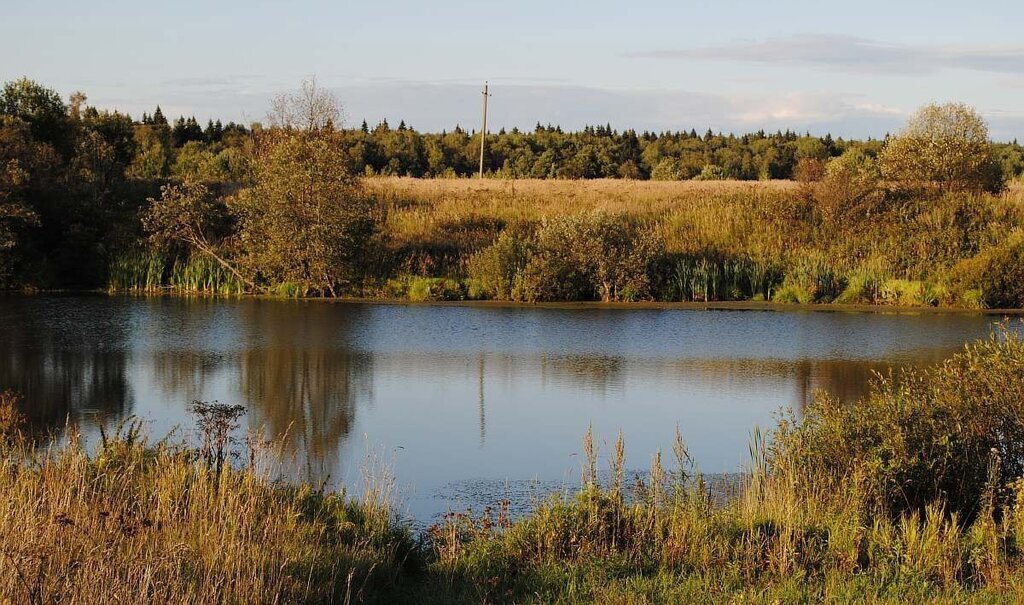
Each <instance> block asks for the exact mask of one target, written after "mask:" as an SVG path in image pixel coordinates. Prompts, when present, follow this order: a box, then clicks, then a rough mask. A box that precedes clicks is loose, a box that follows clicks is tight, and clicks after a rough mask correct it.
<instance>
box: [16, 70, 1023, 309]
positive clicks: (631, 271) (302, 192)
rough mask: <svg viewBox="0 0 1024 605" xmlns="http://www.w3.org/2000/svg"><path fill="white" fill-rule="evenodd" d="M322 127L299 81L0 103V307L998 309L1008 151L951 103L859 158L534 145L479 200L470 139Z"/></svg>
mask: <svg viewBox="0 0 1024 605" xmlns="http://www.w3.org/2000/svg"><path fill="white" fill-rule="evenodd" d="M340 115H341V113H340V110H339V104H338V102H337V99H335V98H334V96H333V95H332V94H331V93H329V92H328V91H325V90H323V89H320V88H317V87H316V86H315V84H314V83H312V82H305V83H303V85H302V87H301V88H300V89H299V90H297V91H295V92H292V93H286V94H282V95H280V96H279V97H277V98H276V99H274V100H273V103H272V109H271V111H270V112H269V114H268V115H267V117H266V119H265V120H264V121H262V122H259V123H252V124H248V125H241V124H236V123H233V122H229V123H227V124H226V125H225V124H223V123H222V122H220V121H208V122H207V124H206V125H205V127H204V126H202V125H201V124H200V123H199V121H197V120H196V119H195V118H194V117H187V118H186V117H184V116H181V117H178V118H176V119H173V120H169V119H168V118H167V117H166V116H164V114H163V112H162V111H161V109H160V108H159V107H157V108H155V109H154V111H153V112H152V113H144V114H143V115H142V116H141V117H139V118H138V119H134V118H133V117H131V116H129V115H127V114H124V113H120V112H117V111H109V110H100V109H97V108H95V107H92V106H89V105H88V103H87V98H86V96H85V95H84V94H82V93H75V94H72V95H71V96H70V97H69V98H68V99H67V100H65V99H64V98H63V97H61V95H59V94H58V93H56V92H55V91H53V90H52V89H49V88H47V87H45V86H44V85H41V84H39V83H37V82H34V81H31V80H29V79H25V78H23V79H21V80H17V81H11V82H7V83H6V84H4V86H3V88H2V91H0V120H2V122H0V170H2V171H0V287H3V288H5V289H22V290H40V289H42V290H49V289H109V290H113V291H132V292H177V293H185V294H242V293H252V294H272V295H283V296H356V297H371V298H404V299H411V300H464V299H499V300H514V301H521V302H542V301H568V300H597V301H605V302H617V301H626V302H628V301H643V300H657V301H702V302H709V301H724V300H763V301H774V302H790V303H833V302H840V303H843V302H845V303H871V304H875V303H883V304H902V305H906V304H910V305H946V306H958V307H1019V306H1022V305H1024V292H1022V291H1021V288H1020V286H1019V285H1018V284H1019V283H1020V282H1021V281H1022V280H1019V279H1017V278H1018V277H1019V276H1018V273H1019V272H1020V269H1019V266H1020V265H1019V263H1018V260H1019V259H1020V258H1022V256H1024V253H1022V250H1024V243H1022V236H1021V233H1022V231H1021V228H1022V225H1024V223H1022V217H1021V213H1020V195H1019V193H1018V188H1017V186H1016V185H1015V182H1016V181H1017V180H1018V179H1019V178H1020V176H1021V173H1022V172H1024V148H1022V147H1021V146H1020V145H1018V144H1017V142H1016V141H1014V142H1012V143H993V142H991V141H990V140H989V136H988V131H987V128H986V126H985V124H984V121H983V120H982V119H981V118H980V117H979V116H978V115H977V113H976V112H974V111H973V110H972V109H971V108H969V107H966V106H963V105H959V104H947V105H941V106H940V105H931V106H926V107H924V108H922V109H921V110H920V111H919V112H918V113H917V114H916V115H915V116H914V117H912V118H911V121H910V122H908V124H907V127H906V128H905V129H904V131H902V132H899V133H894V134H893V135H891V136H886V137H885V138H883V139H877V140H872V139H869V140H864V141H853V140H844V139H842V138H833V137H832V136H831V135H829V134H825V135H824V136H820V137H819V136H811V135H809V134H804V135H798V134H796V133H793V132H785V133H783V132H777V133H774V134H769V133H764V132H757V133H750V134H744V135H732V134H728V135H725V134H721V133H718V134H716V133H713V132H711V131H708V132H706V133H705V134H704V135H698V133H697V132H696V131H694V130H691V131H689V132H682V131H681V132H663V133H651V132H644V133H636V132H634V131H631V130H626V131H617V130H614V129H613V128H612V127H611V126H609V125H605V126H596V127H587V128H585V129H583V130H582V131H579V132H565V131H563V130H562V129H560V128H558V127H552V126H541V125H539V124H538V126H537V127H536V128H535V129H534V131H533V132H521V131H518V130H515V129H513V130H510V131H505V130H502V131H500V132H498V133H494V134H488V136H487V139H486V153H485V176H486V177H487V178H485V179H483V180H482V181H478V180H470V179H468V178H459V177H468V176H471V175H472V174H473V173H474V171H475V170H476V167H477V161H478V153H479V144H480V136H479V133H473V132H469V131H466V130H463V129H461V128H459V127H456V128H455V129H453V130H452V131H449V132H442V133H420V132H417V131H416V130H414V129H413V128H412V127H410V126H408V125H406V124H405V123H400V124H399V125H398V126H397V127H392V126H390V125H389V124H388V123H387V122H381V123H380V124H378V125H376V126H374V127H372V128H371V127H370V126H369V125H367V124H366V123H363V124H362V125H361V127H359V128H343V127H342V126H341V120H340ZM409 177H412V179H410V178H409ZM428 177H429V178H428ZM590 179H600V180H593V181H592V180H590ZM610 179H614V180H610ZM741 181H751V182H750V183H744V182H741ZM591 183H601V185H592V184H591Z"/></svg>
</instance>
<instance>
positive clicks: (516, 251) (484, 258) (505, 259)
mask: <svg viewBox="0 0 1024 605" xmlns="http://www.w3.org/2000/svg"><path fill="white" fill-rule="evenodd" d="M534 248H535V246H534V242H533V239H532V237H530V236H529V235H528V234H526V233H522V232H520V231H518V230H515V229H506V230H504V231H502V232H501V234H500V235H498V238H497V240H495V242H494V243H493V244H491V245H490V246H489V247H487V248H485V249H483V250H481V251H480V252H477V253H476V254H474V255H473V256H472V257H470V259H469V263H468V269H469V277H470V279H471V280H472V283H473V292H472V295H471V296H470V298H496V299H499V300H511V299H512V298H513V296H514V291H515V289H516V283H517V281H518V280H520V279H521V275H522V273H523V270H524V269H526V265H527V263H528V262H529V259H530V256H531V254H533V251H534Z"/></svg>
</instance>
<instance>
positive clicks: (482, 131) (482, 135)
mask: <svg viewBox="0 0 1024 605" xmlns="http://www.w3.org/2000/svg"><path fill="white" fill-rule="evenodd" d="M483 95H484V126H483V128H481V129H480V178H484V139H486V138H487V97H489V96H491V93H490V92H488V88H487V82H484V91H483Z"/></svg>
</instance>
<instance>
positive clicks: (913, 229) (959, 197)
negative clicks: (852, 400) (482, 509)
mask: <svg viewBox="0 0 1024 605" xmlns="http://www.w3.org/2000/svg"><path fill="white" fill-rule="evenodd" d="M364 187H365V188H366V190H367V191H368V192H370V193H371V194H372V195H374V196H375V197H377V198H378V199H380V200H381V201H382V203H383V204H384V206H385V208H386V209H387V219H386V222H385V224H384V227H383V230H382V231H383V233H382V237H383V241H384V242H386V243H385V248H386V253H385V254H384V260H383V261H382V262H383V264H384V265H385V266H386V269H381V270H379V271H377V274H394V275H397V277H396V278H394V279H391V280H390V281H388V282H386V285H385V286H384V287H383V288H378V289H377V291H376V292H373V293H374V294H376V295H380V296H385V297H397V298H403V297H408V298H413V299H453V298H454V299H464V298H498V299H511V300H522V301H527V302H537V301H543V300H606V301H608V300H627V301H628V300H659V301H721V300H764V301H775V302H787V303H801V304H810V303H837V302H838V303H851V304H865V303H866V304H888V305H901V306H906V305H911V306H915V305H916V306H953V307H967V308H979V307H990V308H991V307H1017V306H1020V304H1022V302H1024V301H1022V300H1021V298H1020V293H1019V292H1017V291H1016V290H1015V288H1014V287H1013V286H1011V285H1010V284H1009V282H1012V281H1014V280H1015V279H1016V277H1018V275H1017V273H1015V272H1014V271H1015V269H1014V267H1015V264H1016V259H1017V258H1018V255H1019V251H1020V239H1021V226H1022V214H1021V209H1022V202H1024V189H1022V188H1021V187H1020V186H1019V185H1012V184H1011V185H1010V186H1008V187H1007V188H1005V189H1004V190H1003V192H1001V193H999V194H989V193H976V194H970V193H964V192H960V193H944V194H943V193H941V192H932V193H928V194H923V193H922V192H919V191H918V192H914V193H910V192H905V191H900V190H898V189H885V188H881V190H880V191H871V192H869V191H857V190H856V184H855V183H854V184H852V185H851V184H849V183H845V184H836V183H832V182H827V181H826V182H816V183H797V182H795V181H761V182H744V181H631V180H588V181H559V180H499V179H484V180H470V179H433V180H423V179H410V178H369V179H365V181H364ZM849 189H853V191H850V190H849ZM581 218H582V220H580V219H581ZM602 229H604V231H602ZM545 232H547V233H548V237H547V239H545ZM503 234H506V235H504V236H503ZM638 251H639V252H638ZM626 252H630V253H636V254H635V255H633V256H632V257H631V258H629V259H627V260H629V261H631V262H619V263H615V262H606V263H604V265H603V266H602V262H601V261H602V260H604V261H608V260H610V259H608V258H607V257H608V256H609V255H618V256H623V255H625V256H627V257H630V254H625V253H626ZM602 257H604V258H602ZM531 263H532V264H531ZM573 266H575V267H577V268H581V269H579V270H577V271H572V270H569V269H570V268H571V267H573ZM599 275H605V277H604V278H601V277H599ZM602 280H603V281H605V282H606V283H607V282H608V281H609V280H610V281H612V282H613V285H618V286H619V288H618V291H617V292H614V293H613V295H612V296H608V295H607V292H603V291H602V288H601V287H600V284H596V283H595V282H597V281H602ZM558 281H561V282H563V283H565V282H575V283H576V287H573V288H569V289H564V288H563V289H558V288H552V287H551V282H558ZM616 281H617V282H618V283H614V282H616ZM371 283H373V281H372V280H371ZM517 284H518V287H517ZM631 286H632V288H631ZM609 290H610V289H609Z"/></svg>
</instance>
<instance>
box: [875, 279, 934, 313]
mask: <svg viewBox="0 0 1024 605" xmlns="http://www.w3.org/2000/svg"><path fill="white" fill-rule="evenodd" d="M880 294H881V296H880V298H881V300H882V301H883V302H885V303H886V304H890V305H910V306H914V305H934V304H936V303H938V299H937V298H936V296H935V294H934V292H933V290H932V289H931V288H929V287H928V286H927V284H925V282H923V281H920V280H910V279H889V280H886V282H885V283H884V284H882V289H881V292H880Z"/></svg>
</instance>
